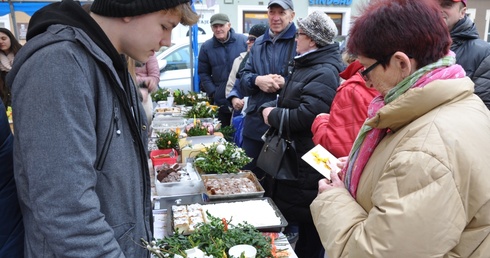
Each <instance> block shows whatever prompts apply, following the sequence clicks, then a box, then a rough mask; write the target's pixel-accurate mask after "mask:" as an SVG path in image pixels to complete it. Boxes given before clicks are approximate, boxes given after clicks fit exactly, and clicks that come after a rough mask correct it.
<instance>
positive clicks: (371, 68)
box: [361, 61, 380, 81]
mask: <svg viewBox="0 0 490 258" xmlns="http://www.w3.org/2000/svg"><path fill="white" fill-rule="evenodd" d="M379 64H380V62H379V61H376V63H374V64H372V65H370V66H369V67H368V68H366V69H364V70H362V71H361V76H362V78H363V79H364V80H365V81H369V76H368V73H369V72H371V71H372V70H373V69H374V68H376V66H378V65H379Z"/></svg>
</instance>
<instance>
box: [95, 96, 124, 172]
mask: <svg viewBox="0 0 490 258" xmlns="http://www.w3.org/2000/svg"><path fill="white" fill-rule="evenodd" d="M113 101H114V109H113V112H112V118H111V124H110V126H109V131H108V132H107V136H106V138H105V140H104V144H103V145H102V151H101V152H100V154H99V156H98V157H97V159H96V160H97V161H96V163H95V164H96V165H95V168H96V169H97V170H102V168H103V167H104V163H105V160H106V158H107V153H109V146H111V142H112V137H113V136H114V132H113V131H114V126H115V127H116V134H117V135H120V134H121V130H119V116H118V112H119V107H118V106H117V100H116V99H114V100H113Z"/></svg>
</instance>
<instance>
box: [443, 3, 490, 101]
mask: <svg viewBox="0 0 490 258" xmlns="http://www.w3.org/2000/svg"><path fill="white" fill-rule="evenodd" d="M467 2H468V1H467V0H439V3H440V5H441V9H442V15H443V18H444V20H445V21H446V24H447V27H448V29H449V32H450V34H451V38H452V40H453V43H452V45H451V50H452V51H453V52H454V53H456V63H457V64H459V65H461V66H462V67H463V69H464V70H465V72H466V75H467V76H468V77H470V78H471V80H472V81H473V82H474V83H475V94H476V95H478V96H479V97H480V98H481V99H482V100H483V102H484V103H485V105H486V106H487V108H488V109H490V44H488V43H487V42H485V41H484V40H482V39H480V38H479V35H478V31H477V30H476V26H475V24H474V23H473V21H472V20H471V19H470V18H469V17H468V16H467V15H466V8H467V7H466V4H467Z"/></svg>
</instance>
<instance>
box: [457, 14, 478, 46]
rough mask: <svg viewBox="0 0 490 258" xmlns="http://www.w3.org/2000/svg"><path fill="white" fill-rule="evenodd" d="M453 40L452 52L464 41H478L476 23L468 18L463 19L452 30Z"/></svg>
mask: <svg viewBox="0 0 490 258" xmlns="http://www.w3.org/2000/svg"><path fill="white" fill-rule="evenodd" d="M451 38H452V40H453V44H452V46H451V50H452V49H453V48H454V47H457V46H460V45H461V44H463V43H464V41H467V40H469V39H478V38H479V36H478V31H477V30H476V26H475V23H474V22H473V21H472V20H471V19H470V18H468V17H464V18H463V19H461V20H459V21H458V23H456V25H454V28H453V29H452V30H451Z"/></svg>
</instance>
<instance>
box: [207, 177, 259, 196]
mask: <svg viewBox="0 0 490 258" xmlns="http://www.w3.org/2000/svg"><path fill="white" fill-rule="evenodd" d="M203 181H204V186H205V187H206V191H207V192H208V193H209V194H211V195H229V194H239V193H253V192H257V187H256V186H255V184H254V182H252V180H250V179H249V178H246V177H241V178H209V179H204V180H203Z"/></svg>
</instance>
